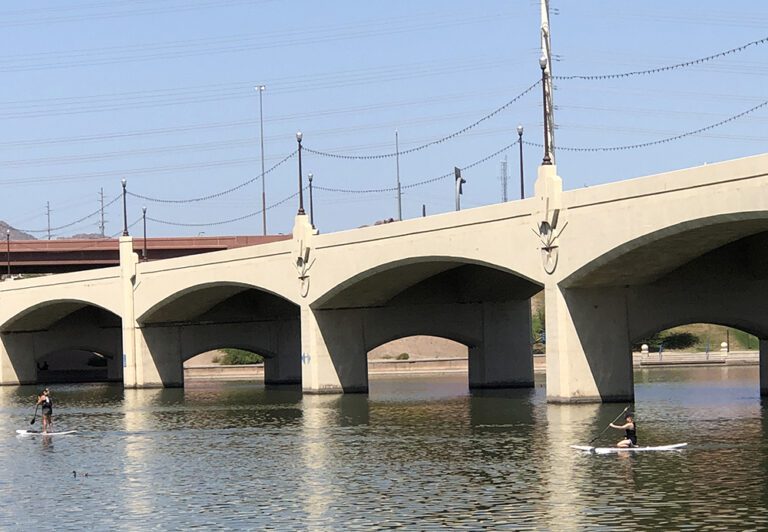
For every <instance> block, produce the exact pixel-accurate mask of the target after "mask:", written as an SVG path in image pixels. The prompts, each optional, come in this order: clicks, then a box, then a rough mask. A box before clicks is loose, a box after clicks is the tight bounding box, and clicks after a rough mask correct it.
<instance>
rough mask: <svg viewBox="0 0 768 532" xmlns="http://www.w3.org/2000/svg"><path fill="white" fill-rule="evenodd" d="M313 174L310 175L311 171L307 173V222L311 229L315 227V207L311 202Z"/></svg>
mask: <svg viewBox="0 0 768 532" xmlns="http://www.w3.org/2000/svg"><path fill="white" fill-rule="evenodd" d="M313 177H314V176H313V175H312V172H310V173H309V175H307V179H309V223H310V225H311V226H312V229H314V228H315V209H314V207H313V204H312V178H313Z"/></svg>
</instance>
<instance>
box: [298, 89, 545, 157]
mask: <svg viewBox="0 0 768 532" xmlns="http://www.w3.org/2000/svg"><path fill="white" fill-rule="evenodd" d="M540 83H541V80H538V81H537V82H536V83H534V84H533V85H531V86H530V87H528V88H527V89H525V90H524V91H523V92H521V93H520V94H518V95H517V96H515V97H514V98H512V99H511V100H509V101H508V102H507V103H505V104H504V105H502V106H501V107H497V108H496V109H494V110H493V111H491V112H490V113H488V114H487V115H485V116H484V117H482V118H480V119H479V120H476V121H474V122H472V123H471V124H469V125H468V126H466V127H463V128H462V129H460V130H458V131H454V132H453V133H451V134H450V135H446V136H445V137H442V138H439V139H436V140H433V141H430V142H427V143H426V144H422V145H421V146H416V147H414V148H409V149H407V150H402V151H400V152H392V153H379V154H372V155H342V154H337V153H330V152H326V151H319V150H313V149H311V148H307V147H306V146H304V147H303V150H304V151H305V152H308V153H312V154H314V155H320V156H321V157H331V158H334V159H348V160H374V159H390V158H392V157H397V156H398V155H408V154H409V153H414V152H417V151H421V150H423V149H426V148H429V147H430V146H434V145H435V144H440V143H442V142H445V141H447V140H451V139H454V138H456V137H458V136H460V135H463V134H464V133H466V132H467V131H469V130H471V129H473V128H475V127H477V126H479V125H480V124H482V123H483V122H485V121H486V120H488V119H490V118H493V117H494V116H496V115H497V114H499V113H500V112H502V111H503V110H505V109H506V108H507V107H509V106H510V105H512V104H513V103H515V102H517V101H518V100H519V99H520V98H522V97H523V96H525V95H526V94H528V93H529V92H531V91H532V90H533V89H535V88H536V87H537V86H538V85H539V84H540Z"/></svg>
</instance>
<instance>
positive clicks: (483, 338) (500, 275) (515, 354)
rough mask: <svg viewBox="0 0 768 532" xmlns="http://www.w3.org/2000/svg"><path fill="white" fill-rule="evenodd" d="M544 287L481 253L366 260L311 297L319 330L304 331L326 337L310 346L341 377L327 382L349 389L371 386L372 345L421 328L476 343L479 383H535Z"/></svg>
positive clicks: (474, 372) (473, 380) (472, 365)
mask: <svg viewBox="0 0 768 532" xmlns="http://www.w3.org/2000/svg"><path fill="white" fill-rule="evenodd" d="M541 289H542V287H541V285H540V284H538V283H536V282H534V281H532V280H531V279H529V278H527V277H524V276H522V275H520V274H519V273H517V272H514V271H512V270H510V269H508V268H505V267H503V266H498V265H495V264H491V263H488V262H485V261H482V260H478V259H475V258H470V257H461V256H446V255H424V256H411V257H407V258H402V259H398V260H395V261H390V262H385V263H381V264H377V265H375V266H373V267H370V268H366V269H363V268H360V269H359V270H358V271H357V272H354V273H353V274H352V275H351V276H350V277H349V278H348V279H345V280H343V281H342V282H340V283H338V284H337V285H336V286H334V287H333V288H331V289H329V290H327V291H326V292H325V293H324V294H322V295H321V296H320V297H318V298H317V299H315V300H314V301H313V302H312V303H311V304H310V309H311V312H312V316H313V318H314V320H313V322H312V323H311V325H313V326H315V327H317V330H312V329H311V328H309V329H308V328H305V329H303V332H302V335H303V336H305V337H307V338H309V339H310V340H312V339H321V340H322V344H320V343H318V344H315V345H314V346H312V345H310V350H311V351H310V353H311V352H312V351H315V352H319V353H322V355H323V356H327V357H328V361H329V362H330V364H329V365H328V366H327V367H329V369H330V367H331V365H332V367H333V370H332V373H330V376H329V377H328V378H329V379H330V380H332V379H333V376H334V375H336V376H337V377H338V378H339V380H340V382H339V384H332V385H320V386H338V387H340V388H341V390H342V391H366V390H367V389H368V379H367V366H366V361H367V354H368V352H369V351H371V350H372V349H374V348H376V347H377V346H379V345H382V344H384V343H387V342H389V341H391V340H395V339H399V338H405V337H410V336H420V335H425V336H435V337H443V338H448V339H451V340H454V341H457V342H459V343H462V344H464V345H466V346H468V347H469V385H470V387H472V388H482V387H521V386H531V385H532V384H533V358H532V352H531V341H530V339H531V314H530V298H531V296H533V295H534V294H536V293H537V292H539V291H540V290H541ZM302 325H303V326H305V325H306V324H305V323H304V322H302ZM326 353H327V355H326ZM306 389H307V388H306V386H305V390H306ZM326 389H327V388H326ZM310 391H311V390H310Z"/></svg>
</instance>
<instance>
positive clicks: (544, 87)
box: [539, 56, 552, 164]
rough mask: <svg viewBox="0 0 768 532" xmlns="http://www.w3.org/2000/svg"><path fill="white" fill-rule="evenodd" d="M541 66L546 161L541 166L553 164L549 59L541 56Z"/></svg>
mask: <svg viewBox="0 0 768 532" xmlns="http://www.w3.org/2000/svg"><path fill="white" fill-rule="evenodd" d="M539 66H540V67H541V90H542V94H543V95H544V159H543V160H542V161H541V164H552V159H551V158H550V156H549V112H548V103H547V58H546V57H544V56H541V58H540V59H539Z"/></svg>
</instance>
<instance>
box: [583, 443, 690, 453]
mask: <svg viewBox="0 0 768 532" xmlns="http://www.w3.org/2000/svg"><path fill="white" fill-rule="evenodd" d="M687 446H688V444H687V443H674V444H672V445H657V446H655V447H591V446H589V445H571V449H576V450H578V451H586V452H588V453H595V454H607V453H622V452H640V451H682V450H683V449H684V448H685V447H687Z"/></svg>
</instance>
